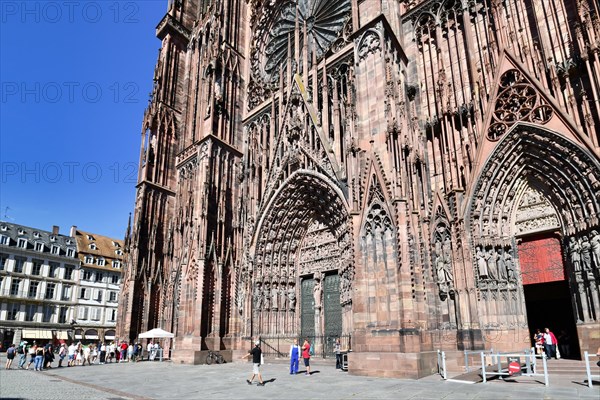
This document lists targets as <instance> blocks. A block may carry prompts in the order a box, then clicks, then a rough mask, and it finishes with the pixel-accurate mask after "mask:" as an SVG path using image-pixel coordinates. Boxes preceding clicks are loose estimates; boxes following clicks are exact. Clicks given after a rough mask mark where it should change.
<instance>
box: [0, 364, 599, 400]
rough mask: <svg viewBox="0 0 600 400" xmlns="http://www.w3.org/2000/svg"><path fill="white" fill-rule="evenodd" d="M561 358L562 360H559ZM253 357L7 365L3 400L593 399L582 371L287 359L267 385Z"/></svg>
mask: <svg viewBox="0 0 600 400" xmlns="http://www.w3.org/2000/svg"><path fill="white" fill-rule="evenodd" d="M559 362H560V361H559ZM251 370H252V367H251V364H246V363H242V362H236V363H228V364H223V365H211V366H208V365H178V364H174V363H170V362H163V363H159V362H155V363H149V362H140V363H135V364H107V365H92V366H85V367H73V368H60V369H58V368H55V369H51V370H49V371H46V372H33V371H21V370H10V371H6V370H5V369H2V370H1V371H0V398H2V399H61V400H69V399H78V400H80V399H200V398H204V399H249V398H257V399H262V398H265V399H267V398H268V399H284V398H293V399H329V400H332V399H565V400H566V399H569V400H573V399H590V400H591V399H594V400H597V399H598V398H599V397H600V388H599V387H598V386H597V385H595V386H594V388H592V389H590V388H588V387H587V386H586V385H585V384H584V382H583V381H584V379H585V376H561V377H558V376H551V377H550V386H549V387H545V386H544V385H543V383H540V382H537V381H534V380H531V379H528V378H522V379H520V380H518V382H517V383H515V382H502V381H491V382H489V383H487V384H465V383H456V382H450V381H443V380H442V379H441V378H440V377H439V376H437V375H434V376H430V377H427V378H423V379H420V380H405V379H395V378H377V377H365V376H354V375H349V374H347V373H345V372H339V371H338V370H336V369H335V366H334V365H332V364H330V363H318V362H317V363H315V365H314V366H312V370H313V374H312V375H311V376H305V375H304V374H300V375H289V374H288V367H287V363H286V362H285V360H282V361H280V362H278V361H275V362H272V363H267V364H266V365H264V366H263V367H261V372H262V373H263V379H264V380H265V382H266V385H265V386H264V387H259V386H255V385H253V386H248V385H247V384H246V379H247V378H248V377H249V374H250V372H251Z"/></svg>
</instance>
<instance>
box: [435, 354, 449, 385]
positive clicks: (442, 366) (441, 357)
mask: <svg viewBox="0 0 600 400" xmlns="http://www.w3.org/2000/svg"><path fill="white" fill-rule="evenodd" d="M437 357H438V374H440V375H441V377H442V378H444V379H448V371H447V370H446V352H444V351H440V350H438V351H437Z"/></svg>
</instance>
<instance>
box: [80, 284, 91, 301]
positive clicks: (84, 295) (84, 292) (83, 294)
mask: <svg viewBox="0 0 600 400" xmlns="http://www.w3.org/2000/svg"><path fill="white" fill-rule="evenodd" d="M79 298H80V299H84V300H87V299H89V294H88V289H87V288H84V287H82V288H81V289H79Z"/></svg>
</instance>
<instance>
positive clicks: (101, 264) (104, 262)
mask: <svg viewBox="0 0 600 400" xmlns="http://www.w3.org/2000/svg"><path fill="white" fill-rule="evenodd" d="M105 264H106V261H105V260H104V258H99V259H98V265H99V266H101V267H104V265H105Z"/></svg>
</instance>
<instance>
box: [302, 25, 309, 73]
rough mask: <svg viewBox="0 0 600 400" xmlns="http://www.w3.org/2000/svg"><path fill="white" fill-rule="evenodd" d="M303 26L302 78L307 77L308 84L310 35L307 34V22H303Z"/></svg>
mask: <svg viewBox="0 0 600 400" xmlns="http://www.w3.org/2000/svg"><path fill="white" fill-rule="evenodd" d="M302 24H303V26H302V31H303V32H302V40H303V42H304V43H303V44H302V76H305V77H307V79H306V81H307V82H308V35H307V33H306V21H303V23H302Z"/></svg>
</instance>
